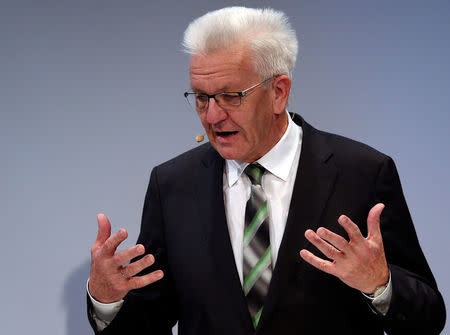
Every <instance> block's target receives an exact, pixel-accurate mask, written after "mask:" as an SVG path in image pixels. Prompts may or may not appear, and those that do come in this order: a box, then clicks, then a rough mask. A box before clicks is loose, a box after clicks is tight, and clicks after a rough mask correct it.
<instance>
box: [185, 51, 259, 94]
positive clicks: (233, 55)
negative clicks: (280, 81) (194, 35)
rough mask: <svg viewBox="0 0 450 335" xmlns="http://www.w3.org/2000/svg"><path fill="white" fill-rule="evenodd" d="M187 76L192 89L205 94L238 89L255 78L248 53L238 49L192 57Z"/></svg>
mask: <svg viewBox="0 0 450 335" xmlns="http://www.w3.org/2000/svg"><path fill="white" fill-rule="evenodd" d="M189 75H190V81H191V87H192V89H193V90H196V91H203V92H207V93H214V92H217V91H219V90H220V91H222V90H230V89H239V88H242V87H243V86H242V85H244V86H245V84H246V83H249V82H251V83H252V82H253V81H254V79H255V77H257V75H256V73H255V71H254V69H253V64H252V62H251V55H250V53H249V52H247V51H245V50H239V49H238V50H231V51H225V52H215V53H213V54H197V55H193V56H192V57H191V60H190V63H189Z"/></svg>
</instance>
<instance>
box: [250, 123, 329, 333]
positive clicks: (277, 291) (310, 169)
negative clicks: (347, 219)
mask: <svg viewBox="0 0 450 335" xmlns="http://www.w3.org/2000/svg"><path fill="white" fill-rule="evenodd" d="M294 121H295V122H296V123H297V124H299V125H300V126H301V127H302V130H303V138H302V148H301V154H300V161H299V165H298V169H297V176H296V179H295V184H294V190H293V193H292V199H291V203H290V207H289V215H288V219H287V222H286V228H285V231H284V234H283V239H282V242H281V245H280V249H279V252H278V257H277V263H276V265H275V269H274V272H273V276H272V280H271V283H270V287H269V293H268V297H267V302H266V303H265V305H264V310H263V314H262V316H261V320H260V323H259V325H258V328H262V327H263V326H264V322H265V321H266V320H267V319H268V318H270V314H271V313H272V312H273V311H274V309H275V308H276V304H277V301H279V299H281V298H282V297H283V296H285V295H287V294H289V292H288V288H289V285H287V284H288V283H291V282H292V281H293V280H295V278H297V277H298V276H297V274H298V273H299V271H301V267H302V266H303V264H304V263H303V261H302V259H301V258H300V255H299V251H300V250H301V249H303V248H305V247H306V246H307V244H308V243H309V242H308V241H307V240H306V238H305V237H304V233H305V231H306V229H308V228H310V229H313V230H315V229H317V228H318V226H319V223H320V218H321V215H322V212H323V210H324V208H325V206H326V203H327V200H328V198H329V196H330V194H331V191H332V189H333V185H334V182H335V179H336V174H337V170H336V167H335V165H334V163H333V159H332V152H331V150H330V148H329V147H328V145H327V144H326V140H325V137H324V136H323V135H322V134H321V133H320V132H318V131H317V130H316V129H314V128H313V127H311V126H310V125H309V124H307V123H306V122H305V121H304V120H303V119H302V118H301V117H299V116H298V115H294Z"/></svg>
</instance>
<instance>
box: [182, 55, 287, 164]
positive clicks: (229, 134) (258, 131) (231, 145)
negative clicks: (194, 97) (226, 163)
mask: <svg viewBox="0 0 450 335" xmlns="http://www.w3.org/2000/svg"><path fill="white" fill-rule="evenodd" d="M250 59H251V55H250V54H249V53H248V52H245V51H242V50H236V51H228V52H220V53H214V54H213V55H193V56H192V58H191V61H190V79H191V87H192V90H193V91H194V92H196V93H206V94H215V93H220V92H240V91H243V90H245V89H247V88H249V87H251V86H253V85H255V84H257V83H259V82H260V81H262V80H264V79H267V78H260V77H259V76H258V75H257V74H256V73H255V71H254V70H253V65H252V63H251V60H250ZM274 80H276V79H274ZM268 86H269V88H266V89H265V88H264V87H263V86H258V87H257V88H255V89H253V90H252V91H251V92H250V93H249V94H248V95H246V96H245V97H242V103H241V105H240V106H239V107H235V108H233V109H229V110H226V109H224V108H222V107H220V106H219V105H217V103H216V102H215V100H214V99H210V101H209V106H208V109H206V110H205V111H202V112H199V113H198V115H199V117H200V120H201V122H202V125H203V127H204V128H205V131H206V134H207V135H208V138H209V141H210V143H211V145H212V146H213V147H214V148H215V149H216V150H217V151H218V152H219V154H220V155H221V156H222V157H223V158H225V159H236V160H240V161H245V162H254V161H255V160H257V159H259V158H260V157H262V156H263V155H264V154H266V153H267V152H268V151H269V150H270V149H271V148H272V147H273V146H274V145H275V144H276V143H277V142H278V140H279V139H280V138H281V136H282V135H283V133H284V131H285V129H286V127H287V117H283V116H286V114H285V113H284V112H283V111H284V106H283V107H279V103H277V99H276V96H277V89H276V88H274V83H273V82H272V81H269V82H268ZM286 99H287V98H286Z"/></svg>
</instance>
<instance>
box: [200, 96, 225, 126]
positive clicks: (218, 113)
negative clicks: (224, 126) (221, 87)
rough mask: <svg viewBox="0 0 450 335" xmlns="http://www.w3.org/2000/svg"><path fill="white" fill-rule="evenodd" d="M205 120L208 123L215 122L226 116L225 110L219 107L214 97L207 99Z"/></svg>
mask: <svg viewBox="0 0 450 335" xmlns="http://www.w3.org/2000/svg"><path fill="white" fill-rule="evenodd" d="M205 114H206V116H205V120H206V122H208V123H209V124H217V123H219V122H221V121H223V120H225V119H226V118H227V117H228V114H227V112H226V111H225V110H224V109H223V108H222V107H220V106H219V105H218V104H217V102H216V100H215V99H214V98H211V99H209V104H208V108H207V109H206V111H205Z"/></svg>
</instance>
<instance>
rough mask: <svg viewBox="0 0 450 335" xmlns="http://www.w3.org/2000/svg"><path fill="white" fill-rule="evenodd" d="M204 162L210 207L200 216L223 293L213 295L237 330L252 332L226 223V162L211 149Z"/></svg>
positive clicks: (206, 190) (217, 280) (215, 278)
mask: <svg viewBox="0 0 450 335" xmlns="http://www.w3.org/2000/svg"><path fill="white" fill-rule="evenodd" d="M202 163H203V166H202V168H203V169H205V170H204V174H203V173H202V176H204V178H203V179H202V180H201V183H206V189H205V193H204V194H202V197H205V198H206V199H208V204H209V206H207V209H206V210H205V211H204V213H200V216H201V220H205V221H204V222H207V223H208V225H207V227H206V229H207V232H206V236H207V249H208V252H209V253H210V255H211V259H213V260H214V264H213V268H214V269H213V272H214V280H215V281H216V283H218V285H214V286H215V287H219V288H220V290H221V292H222V293H219V294H218V292H214V294H212V295H211V296H212V297H217V296H220V297H221V298H222V299H223V301H222V302H221V304H222V305H224V308H225V309H226V310H227V312H228V313H229V314H228V315H229V320H230V322H231V323H234V324H235V325H236V329H241V330H242V329H247V332H245V333H248V331H250V333H251V331H252V329H253V326H252V321H251V318H250V314H249V312H248V309H247V303H246V300H245V295H244V293H243V290H242V286H241V282H240V279H239V274H238V272H237V269H236V264H235V260H234V255H233V249H232V246H231V241H230V234H229V231H228V225H227V222H226V215H225V206H224V198H223V167H224V159H223V158H222V157H221V156H220V155H219V154H218V153H217V152H216V151H215V150H214V149H213V148H212V147H211V148H210V150H209V152H208V153H207V154H206V155H205V157H204V159H203V161H202ZM216 303H217V302H216ZM213 313H214V312H213ZM236 334H237V333H236ZM239 334H241V333H239Z"/></svg>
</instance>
